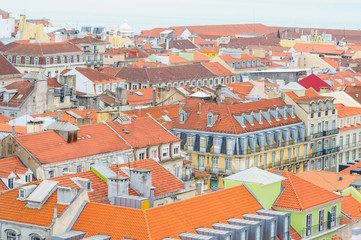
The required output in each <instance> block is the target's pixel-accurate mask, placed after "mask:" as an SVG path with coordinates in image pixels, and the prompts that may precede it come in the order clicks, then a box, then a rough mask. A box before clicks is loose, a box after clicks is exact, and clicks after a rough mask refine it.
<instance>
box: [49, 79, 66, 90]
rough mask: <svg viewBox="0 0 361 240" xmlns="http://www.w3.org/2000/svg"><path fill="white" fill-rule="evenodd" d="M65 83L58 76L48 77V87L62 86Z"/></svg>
mask: <svg viewBox="0 0 361 240" xmlns="http://www.w3.org/2000/svg"><path fill="white" fill-rule="evenodd" d="M61 87H63V85H61V84H60V83H59V82H58V81H57V80H56V78H48V88H61Z"/></svg>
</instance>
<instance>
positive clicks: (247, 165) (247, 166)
mask: <svg viewBox="0 0 361 240" xmlns="http://www.w3.org/2000/svg"><path fill="white" fill-rule="evenodd" d="M245 165H246V169H248V168H249V157H247V158H246V162H245Z"/></svg>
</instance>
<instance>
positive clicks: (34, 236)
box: [30, 234, 43, 240]
mask: <svg viewBox="0 0 361 240" xmlns="http://www.w3.org/2000/svg"><path fill="white" fill-rule="evenodd" d="M30 240H43V238H42V237H40V236H39V235H38V234H31V235H30Z"/></svg>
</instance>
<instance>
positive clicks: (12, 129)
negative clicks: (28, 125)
mask: <svg viewBox="0 0 361 240" xmlns="http://www.w3.org/2000/svg"><path fill="white" fill-rule="evenodd" d="M11 132H12V134H13V135H15V126H14V125H13V126H12V127H11Z"/></svg>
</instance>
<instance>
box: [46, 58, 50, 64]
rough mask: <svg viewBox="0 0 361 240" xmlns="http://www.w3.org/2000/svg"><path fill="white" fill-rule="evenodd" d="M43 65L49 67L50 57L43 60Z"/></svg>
mask: <svg viewBox="0 0 361 240" xmlns="http://www.w3.org/2000/svg"><path fill="white" fill-rule="evenodd" d="M45 63H46V65H50V57H46V58H45Z"/></svg>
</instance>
